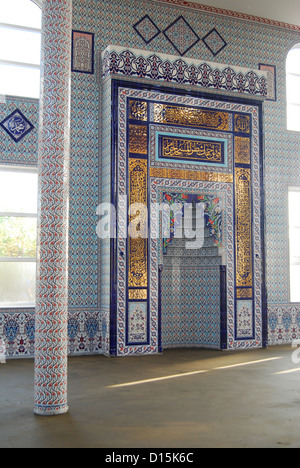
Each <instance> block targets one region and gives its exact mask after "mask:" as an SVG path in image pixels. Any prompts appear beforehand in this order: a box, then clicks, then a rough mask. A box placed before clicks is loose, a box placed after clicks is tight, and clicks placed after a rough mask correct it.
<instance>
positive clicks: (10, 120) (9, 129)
mask: <svg viewBox="0 0 300 468" xmlns="http://www.w3.org/2000/svg"><path fill="white" fill-rule="evenodd" d="M0 126H1V127H2V128H3V129H4V130H5V131H6V133H8V135H9V136H10V137H11V138H12V139H13V140H14V141H15V142H19V141H21V140H22V139H23V138H24V137H25V136H26V135H27V134H28V133H29V132H31V130H33V128H34V126H33V125H32V123H31V122H29V120H28V119H27V118H26V117H25V115H24V114H22V112H21V111H20V110H18V109H16V110H15V111H14V112H13V113H12V114H10V115H9V116H8V117H6V119H4V120H3V121H2V122H1V123H0Z"/></svg>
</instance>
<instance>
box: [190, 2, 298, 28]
mask: <svg viewBox="0 0 300 468" xmlns="http://www.w3.org/2000/svg"><path fill="white" fill-rule="evenodd" d="M189 1H192V2H193V3H200V4H202V5H209V6H212V7H216V8H223V9H225V10H231V11H236V12H239V13H246V14H249V15H254V16H260V17H262V18H267V19H271V20H277V21H282V22H284V23H289V24H294V25H298V26H300V2H299V0H284V1H282V0H189Z"/></svg>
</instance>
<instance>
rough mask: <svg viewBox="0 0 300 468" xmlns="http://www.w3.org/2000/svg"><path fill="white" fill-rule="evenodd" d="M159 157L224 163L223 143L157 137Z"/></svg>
mask: <svg viewBox="0 0 300 468" xmlns="http://www.w3.org/2000/svg"><path fill="white" fill-rule="evenodd" d="M159 142H160V156H161V157H162V158H165V159H181V160H185V159H188V160H193V161H199V162H206V163H219V164H222V163H223V162H224V143H222V142H217V141H208V140H207V141H205V140H200V139H193V138H181V137H178V136H176V137H173V136H164V135H159Z"/></svg>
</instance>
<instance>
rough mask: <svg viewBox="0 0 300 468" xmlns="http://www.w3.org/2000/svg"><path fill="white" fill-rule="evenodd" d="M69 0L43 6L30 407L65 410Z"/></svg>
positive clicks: (46, 412) (47, 412) (38, 411)
mask: <svg viewBox="0 0 300 468" xmlns="http://www.w3.org/2000/svg"><path fill="white" fill-rule="evenodd" d="M71 29H72V0H59V1H58V0H47V1H44V2H43V27H42V77H41V99H40V134H39V160H38V171H39V217H38V237H39V240H38V255H37V257H38V259H37V299H36V335H35V341H36V344H35V407H34V412H35V413H36V414H39V415H45V416H51V415H57V414H63V413H66V412H67V411H68V405H67V370H68V368H67V367H68V364H67V355H68V349H67V342H68V289H67V287H68V274H67V271H68V193H69V187H68V186H69V150H70V88H71Z"/></svg>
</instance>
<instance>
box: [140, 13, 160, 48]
mask: <svg viewBox="0 0 300 468" xmlns="http://www.w3.org/2000/svg"><path fill="white" fill-rule="evenodd" d="M133 28H134V29H135V30H136V32H137V33H138V35H139V36H141V38H142V39H143V41H144V42H145V43H146V44H149V43H150V42H151V41H153V39H155V38H156V37H157V36H158V35H159V34H160V30H159V29H158V27H157V26H156V24H155V23H154V21H152V19H151V18H150V16H148V15H146V16H144V17H143V18H142V19H141V20H140V21H138V22H137V23H136V24H135V25H134V26H133Z"/></svg>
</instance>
